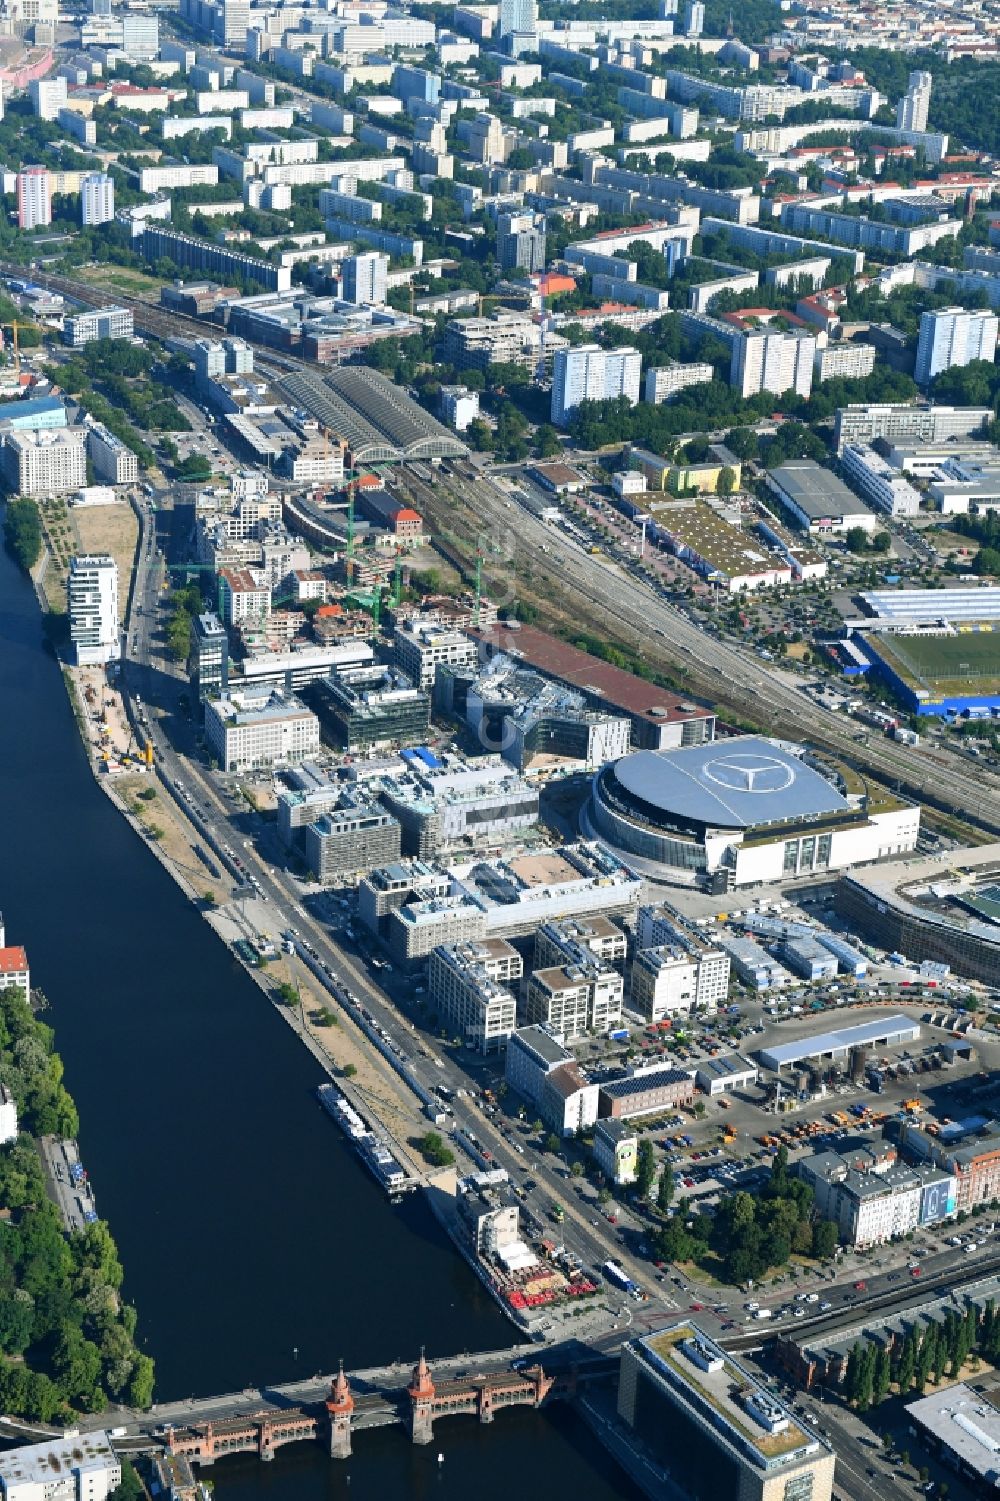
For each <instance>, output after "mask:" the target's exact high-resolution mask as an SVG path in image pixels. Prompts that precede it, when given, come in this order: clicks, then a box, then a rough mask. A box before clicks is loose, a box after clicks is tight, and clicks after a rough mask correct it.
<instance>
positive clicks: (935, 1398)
mask: <svg viewBox="0 0 1000 1501" xmlns="http://www.w3.org/2000/svg"><path fill="white" fill-rule="evenodd" d="M997 1401H998V1393H997V1392H996V1391H995V1390H991V1391H988V1392H987V1391H976V1390H975V1389H974V1388H973V1387H971V1386H967V1385H966V1383H965V1382H964V1381H960V1382H959V1383H958V1385H957V1386H949V1387H948V1388H947V1389H946V1390H945V1391H941V1392H932V1393H931V1395H930V1396H929V1397H921V1398H920V1400H919V1401H918V1402H911V1403H910V1404H909V1406H908V1407H907V1409H906V1413H907V1416H908V1417H910V1418H912V1419H913V1420H914V1422H916V1423H918V1424H919V1425H920V1427H921V1428H923V1429H925V1430H926V1431H927V1432H928V1433H932V1434H933V1435H934V1437H935V1438H936V1439H938V1440H939V1441H940V1442H941V1443H942V1444H943V1445H944V1446H945V1447H946V1448H947V1449H949V1450H950V1451H951V1452H952V1453H953V1454H955V1455H957V1457H958V1458H959V1459H960V1461H961V1462H962V1465H963V1466H965V1467H967V1468H968V1469H970V1470H973V1471H974V1472H975V1473H976V1474H977V1475H979V1476H980V1478H981V1479H982V1480H984V1481H985V1482H986V1483H987V1484H988V1485H990V1486H996V1484H997V1480H998V1478H1000V1475H998V1471H1000V1460H998V1455H1000V1410H998V1407H997Z"/></svg>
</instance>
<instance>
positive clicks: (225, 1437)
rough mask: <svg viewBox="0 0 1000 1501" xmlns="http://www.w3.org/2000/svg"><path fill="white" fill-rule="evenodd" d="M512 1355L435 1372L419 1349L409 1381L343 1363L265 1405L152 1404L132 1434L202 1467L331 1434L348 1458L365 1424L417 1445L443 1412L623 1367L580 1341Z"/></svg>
mask: <svg viewBox="0 0 1000 1501" xmlns="http://www.w3.org/2000/svg"><path fill="white" fill-rule="evenodd" d="M523 1348H524V1347H523V1346H522V1347H521V1350H522V1351H523ZM516 1353H517V1352H516V1351H498V1352H494V1353H492V1354H490V1355H479V1356H470V1355H462V1356H454V1357H451V1358H448V1359H445V1360H442V1361H440V1362H435V1366H434V1369H433V1370H432V1368H431V1366H430V1365H429V1364H428V1362H427V1360H426V1358H425V1356H424V1354H423V1351H421V1354H420V1359H419V1360H418V1361H417V1363H416V1365H415V1366H413V1368H412V1371H411V1373H410V1378H409V1381H408V1382H407V1381H406V1368H405V1367H402V1368H401V1367H400V1366H399V1364H398V1363H397V1364H396V1365H394V1366H386V1367H380V1368H378V1369H373V1370H365V1371H356V1372H353V1373H352V1374H351V1375H350V1377H348V1375H346V1374H345V1372H344V1369H343V1366H341V1368H340V1371H339V1372H338V1374H337V1375H336V1376H334V1377H333V1378H332V1379H330V1378H322V1379H321V1378H317V1379H316V1381H315V1382H303V1383H300V1384H298V1385H296V1386H294V1387H285V1388H273V1389H272V1391H271V1394H270V1395H271V1401H270V1402H269V1403H268V1404H267V1405H265V1403H264V1400H263V1394H262V1393H252V1392H251V1393H242V1394H234V1395H232V1396H230V1397H217V1398H206V1399H204V1400H201V1401H198V1402H190V1403H177V1404H170V1405H168V1406H167V1407H164V1408H160V1409H159V1410H158V1411H156V1417H157V1423H156V1427H155V1428H151V1427H149V1426H147V1425H146V1424H140V1425H136V1426H137V1428H138V1431H136V1430H135V1429H133V1428H131V1427H130V1432H129V1437H130V1438H131V1439H133V1441H135V1442H136V1447H139V1446H143V1447H145V1446H146V1445H145V1444H143V1440H151V1441H152V1442H151V1443H149V1445H148V1446H149V1447H154V1446H155V1447H156V1448H157V1449H159V1450H160V1451H161V1452H164V1451H165V1452H166V1453H167V1454H172V1455H177V1456H183V1457H184V1458H185V1459H187V1460H188V1462H189V1463H190V1464H197V1465H207V1464H212V1463H213V1462H214V1461H215V1460H217V1459H224V1458H225V1457H226V1456H227V1455H229V1454H247V1453H249V1454H256V1455H257V1456H258V1457H259V1458H260V1459H263V1460H269V1459H273V1458H274V1456H275V1454H276V1453H277V1451H278V1450H279V1449H280V1448H282V1447H283V1446H284V1445H285V1444H292V1443H297V1442H299V1441H300V1440H303V1439H312V1440H319V1441H321V1442H325V1443H327V1444H328V1446H329V1452H330V1456H331V1458H333V1459H347V1458H349V1457H350V1454H351V1451H352V1443H353V1437H354V1434H355V1433H356V1432H361V1431H363V1430H364V1429H367V1428H385V1427H388V1426H390V1425H394V1424H400V1425H402V1426H403V1427H404V1428H406V1429H407V1430H408V1432H409V1434H410V1437H411V1439H412V1440H413V1442H414V1443H415V1444H429V1443H431V1442H432V1440H433V1437H434V1422H435V1420H436V1419H437V1418H446V1417H449V1418H450V1417H457V1416H467V1417H475V1418H478V1419H479V1421H480V1423H492V1421H493V1419H494V1417H495V1416H496V1414H497V1413H498V1412H502V1411H503V1410H504V1408H507V1407H535V1408H537V1407H541V1406H542V1404H543V1403H548V1402H552V1401H556V1400H559V1399H563V1400H565V1399H569V1398H572V1397H574V1396H576V1395H577V1393H578V1392H581V1391H582V1390H583V1389H584V1388H585V1387H586V1386H588V1385H590V1384H591V1383H593V1382H597V1381H607V1380H608V1379H609V1377H611V1376H612V1375H613V1374H614V1372H615V1371H617V1367H618V1356H617V1353H615V1354H610V1353H609V1354H606V1355H605V1354H598V1353H596V1352H593V1351H588V1350H586V1348H585V1347H582V1346H580V1345H574V1346H573V1347H572V1348H571V1349H566V1350H565V1351H563V1350H558V1351H557V1349H556V1348H550V1350H549V1351H547V1355H548V1356H551V1357H553V1359H552V1362H551V1364H550V1369H549V1370H544V1369H543V1368H542V1366H541V1364H540V1363H538V1362H536V1361H533V1360H532V1361H531V1363H530V1364H529V1360H531V1357H527V1358H525V1357H524V1356H523V1355H522V1357H521V1358H520V1359H511V1358H510V1357H511V1356H512V1355H515V1354H516ZM505 1357H506V1358H505ZM404 1383H405V1384H404ZM254 1398H256V1401H255V1400H254ZM227 1408H229V1409H234V1410H232V1411H227ZM201 1413H204V1416H200V1415H199V1414H201ZM147 1424H148V1419H147Z"/></svg>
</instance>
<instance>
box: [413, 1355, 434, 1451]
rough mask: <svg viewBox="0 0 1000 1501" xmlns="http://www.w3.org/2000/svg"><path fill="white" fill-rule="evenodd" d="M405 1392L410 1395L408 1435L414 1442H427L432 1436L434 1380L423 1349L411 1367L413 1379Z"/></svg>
mask: <svg viewBox="0 0 1000 1501" xmlns="http://www.w3.org/2000/svg"><path fill="white" fill-rule="evenodd" d="M407 1392H408V1393H409V1397H410V1437H411V1438H412V1440H413V1442H414V1443H415V1444H429V1443H430V1442H431V1440H432V1439H433V1437H434V1382H433V1381H432V1380H431V1373H430V1367H429V1366H428V1364H427V1361H426V1359H425V1358H424V1352H423V1349H421V1351H420V1359H419V1360H418V1361H417V1364H416V1365H415V1366H414V1367H413V1380H412V1381H411V1382H410V1384H409V1386H408V1387H407Z"/></svg>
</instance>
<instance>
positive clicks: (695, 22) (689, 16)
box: [684, 0, 705, 36]
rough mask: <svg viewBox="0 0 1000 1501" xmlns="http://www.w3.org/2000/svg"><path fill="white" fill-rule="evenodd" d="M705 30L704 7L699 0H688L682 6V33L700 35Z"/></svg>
mask: <svg viewBox="0 0 1000 1501" xmlns="http://www.w3.org/2000/svg"><path fill="white" fill-rule="evenodd" d="M704 30H705V7H704V5H702V3H701V0H688V3H687V5H685V7H684V35H685V36H701V34H702V32H703V31H704Z"/></svg>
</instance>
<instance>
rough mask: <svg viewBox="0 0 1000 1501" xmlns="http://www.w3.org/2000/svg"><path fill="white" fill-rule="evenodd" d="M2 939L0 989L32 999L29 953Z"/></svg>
mask: <svg viewBox="0 0 1000 1501" xmlns="http://www.w3.org/2000/svg"><path fill="white" fill-rule="evenodd" d="M2 939H3V934H2V933H0V990H7V989H8V988H9V989H17V990H20V991H21V992H22V994H23V995H24V999H25V1000H26V1001H30V1000H31V971H30V969H29V967H28V955H27V953H26V951H25V950H24V949H23V948H22V947H21V945H20V944H16V943H15V944H3V942H2ZM15 1135H16V1132H15Z"/></svg>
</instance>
